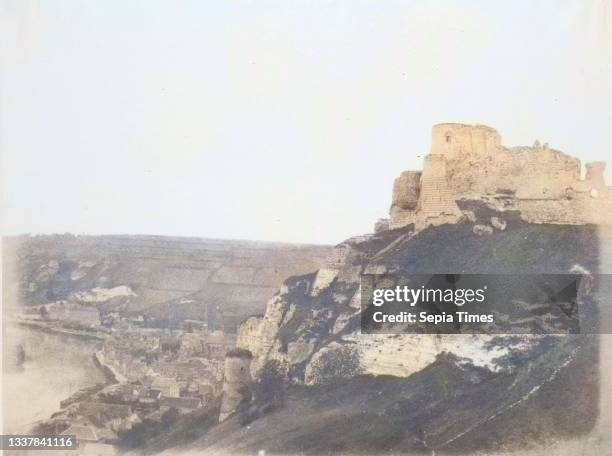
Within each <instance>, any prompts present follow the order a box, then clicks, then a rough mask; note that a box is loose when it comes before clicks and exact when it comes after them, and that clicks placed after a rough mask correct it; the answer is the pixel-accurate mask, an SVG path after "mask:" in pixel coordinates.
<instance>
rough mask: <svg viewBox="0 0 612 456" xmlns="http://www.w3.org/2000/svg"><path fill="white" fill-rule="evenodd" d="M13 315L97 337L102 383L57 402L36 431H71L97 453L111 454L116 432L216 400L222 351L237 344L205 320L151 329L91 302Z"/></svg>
mask: <svg viewBox="0 0 612 456" xmlns="http://www.w3.org/2000/svg"><path fill="white" fill-rule="evenodd" d="M18 320H19V323H20V324H22V325H24V326H27V327H30V328H35V329H38V330H43V331H47V332H53V333H59V334H63V335H66V336H68V337H70V336H72V337H76V338H79V337H82V338H89V339H94V340H96V341H97V345H98V347H99V349H98V350H96V351H95V353H92V357H93V361H94V363H95V364H96V365H97V366H98V367H99V368H100V369H102V370H103V371H104V373H105V376H106V378H107V382H106V383H100V384H96V385H94V386H91V387H87V388H83V389H80V390H78V391H76V392H75V393H73V394H72V395H71V396H70V397H68V398H66V399H64V400H62V401H61V402H60V404H59V406H60V410H58V411H57V412H56V413H54V414H53V415H52V417H51V418H50V419H49V420H46V421H45V422H43V423H40V424H39V425H38V428H39V429H38V430H40V431H49V430H52V431H53V432H54V433H58V434H63V435H74V436H76V438H77V440H78V441H79V442H80V446H81V448H82V447H83V446H87V447H89V450H95V451H96V452H98V453H99V454H114V453H115V452H116V448H117V447H116V445H117V444H118V443H119V442H120V439H121V434H122V433H123V434H125V433H129V432H130V431H132V430H133V429H134V427H135V426H140V428H141V429H146V428H149V429H154V428H155V426H156V425H161V424H162V423H167V422H168V421H171V420H174V419H176V418H177V417H178V416H180V415H182V414H186V413H190V412H193V411H196V410H198V409H201V408H202V407H205V406H206V405H207V404H209V403H211V401H214V400H215V399H216V398H219V397H220V396H221V393H222V384H223V375H224V373H223V371H224V362H225V354H226V352H227V351H228V350H230V349H232V348H233V347H235V344H236V336H235V335H234V334H230V333H226V332H224V331H223V330H221V329H212V330H210V329H209V328H208V325H207V323H206V322H204V321H198V320H185V321H184V322H183V325H181V326H182V328H181V329H168V328H150V327H145V326H144V319H143V318H142V316H121V315H120V314H118V313H115V314H114V315H112V318H109V315H103V314H102V313H101V312H99V311H98V309H97V308H95V307H94V306H87V305H83V304H82V303H75V302H66V301H65V302H57V303H52V304H49V305H45V306H41V307H38V308H29V309H27V310H25V311H24V313H23V314H22V315H21V316H20V317H19V319H18ZM26 355H27V354H26ZM89 450H88V451H89Z"/></svg>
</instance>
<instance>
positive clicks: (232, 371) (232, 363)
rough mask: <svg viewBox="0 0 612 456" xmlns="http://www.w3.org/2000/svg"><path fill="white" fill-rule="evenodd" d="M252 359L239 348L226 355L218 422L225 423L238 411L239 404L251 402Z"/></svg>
mask: <svg viewBox="0 0 612 456" xmlns="http://www.w3.org/2000/svg"><path fill="white" fill-rule="evenodd" d="M252 359H253V355H252V354H251V352H250V351H249V350H245V349H241V348H235V349H234V350H230V351H228V352H227V353H226V355H225V371H224V375H223V397H222V399H221V411H220V413H219V422H222V421H225V420H226V419H227V418H229V417H230V416H231V415H233V414H234V413H235V412H237V411H238V409H239V407H240V405H241V404H243V403H245V402H248V401H250V400H251V395H252V392H251V387H252V378H251V360H252Z"/></svg>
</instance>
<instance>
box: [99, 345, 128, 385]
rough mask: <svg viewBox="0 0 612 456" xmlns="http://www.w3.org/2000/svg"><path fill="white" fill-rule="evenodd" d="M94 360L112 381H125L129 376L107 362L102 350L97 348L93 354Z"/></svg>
mask: <svg viewBox="0 0 612 456" xmlns="http://www.w3.org/2000/svg"><path fill="white" fill-rule="evenodd" d="M93 361H94V364H95V365H96V366H98V368H100V369H101V370H102V372H103V373H104V375H105V376H106V378H107V379H108V380H109V381H110V383H125V382H127V378H126V377H125V376H124V375H122V374H121V373H120V372H119V371H118V370H117V369H115V368H114V367H113V366H112V365H110V364H108V363H107V362H106V359H105V357H104V353H102V351H100V350H96V351H95V352H94V354H93Z"/></svg>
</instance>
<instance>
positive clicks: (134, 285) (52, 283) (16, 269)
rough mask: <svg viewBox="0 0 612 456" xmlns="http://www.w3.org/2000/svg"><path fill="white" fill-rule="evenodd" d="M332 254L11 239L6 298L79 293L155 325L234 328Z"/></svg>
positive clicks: (159, 240) (197, 242) (167, 241)
mask: <svg viewBox="0 0 612 456" xmlns="http://www.w3.org/2000/svg"><path fill="white" fill-rule="evenodd" d="M330 252H331V248H330V247H327V246H317V245H293V244H282V243H266V242H254V241H234V240H216V239H197V238H180V237H165V236H73V235H52V236H42V235H41V236H20V237H8V238H4V239H3V264H4V265H5V267H6V271H5V298H9V299H7V300H6V302H9V303H19V304H21V305H23V306H34V305H40V304H45V303H49V302H53V301H58V300H65V299H71V298H73V297H75V295H76V294H78V295H76V296H77V297H80V298H83V299H85V298H87V299H88V300H89V301H90V302H93V303H96V304H102V305H109V306H112V305H116V306H117V307H118V308H120V309H122V310H123V311H125V312H126V313H131V314H134V315H138V314H143V315H144V316H145V317H147V318H149V319H150V320H151V321H153V322H157V324H159V325H172V324H175V323H176V322H178V321H181V320H182V319H185V318H191V319H197V320H205V319H208V318H209V317H210V318H211V319H212V318H213V317H214V316H216V317H217V318H218V319H220V320H221V321H220V322H219V323H221V322H222V323H223V324H224V326H226V327H228V328H233V329H235V326H236V325H237V323H238V322H240V321H241V320H242V319H243V318H245V317H246V316H248V315H250V314H253V313H258V312H263V310H264V309H265V303H266V301H267V299H268V298H269V297H270V296H271V295H272V294H274V292H275V291H276V290H277V289H278V287H279V286H280V284H281V283H282V280H283V279H284V278H285V277H287V276H288V275H294V274H301V273H305V272H309V271H314V270H316V269H317V268H318V267H319V266H320V264H322V262H323V261H324V259H325V258H326V257H327V255H329V253H330ZM117 287H121V288H117ZM92 290H94V291H93V292H92ZM111 290H112V291H111ZM84 293H85V294H84Z"/></svg>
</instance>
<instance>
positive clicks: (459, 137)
mask: <svg viewBox="0 0 612 456" xmlns="http://www.w3.org/2000/svg"><path fill="white" fill-rule="evenodd" d="M501 147H502V146H501V136H500V134H499V133H498V132H497V130H495V129H494V128H491V127H487V126H486V125H465V124H459V123H443V124H438V125H434V126H433V128H432V130H431V153H432V154H434V155H437V154H440V155H443V156H444V157H445V158H446V159H448V160H462V159H464V158H465V157H467V156H470V155H474V156H483V155H487V154H494V153H495V152H497V151H499V150H500V149H501Z"/></svg>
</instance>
